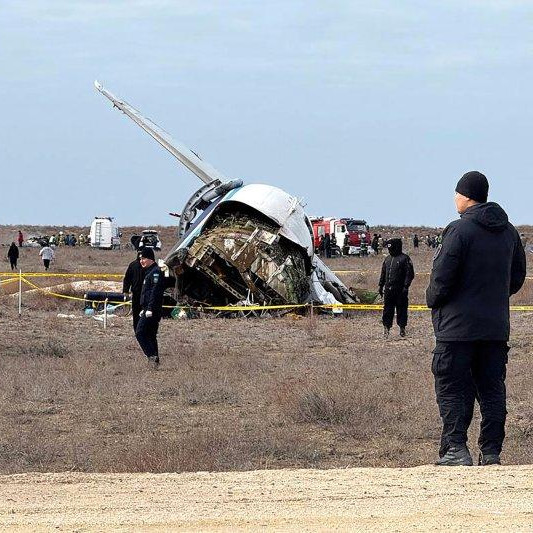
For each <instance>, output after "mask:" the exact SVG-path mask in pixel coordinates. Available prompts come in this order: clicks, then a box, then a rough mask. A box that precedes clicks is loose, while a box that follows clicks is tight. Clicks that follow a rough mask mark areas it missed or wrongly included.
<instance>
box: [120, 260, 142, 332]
mask: <svg viewBox="0 0 533 533" xmlns="http://www.w3.org/2000/svg"><path fill="white" fill-rule="evenodd" d="M140 260H141V252H137V258H136V259H135V261H132V262H131V263H130V264H129V265H128V268H127V269H126V273H125V274H124V281H123V282H122V292H123V293H124V294H125V295H129V294H130V293H131V313H132V315H133V331H137V324H138V322H139V313H140V312H141V291H142V288H143V279H144V272H143V268H142V266H141V262H140Z"/></svg>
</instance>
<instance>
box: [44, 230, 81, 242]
mask: <svg viewBox="0 0 533 533" xmlns="http://www.w3.org/2000/svg"><path fill="white" fill-rule="evenodd" d="M43 238H45V237H43ZM90 243H91V239H90V237H89V236H88V235H85V234H84V233H80V234H79V236H78V237H77V238H76V236H75V235H74V234H73V233H67V234H64V233H63V232H62V231H60V232H59V233H58V234H57V235H50V237H48V244H49V246H76V245H78V246H86V245H88V244H90Z"/></svg>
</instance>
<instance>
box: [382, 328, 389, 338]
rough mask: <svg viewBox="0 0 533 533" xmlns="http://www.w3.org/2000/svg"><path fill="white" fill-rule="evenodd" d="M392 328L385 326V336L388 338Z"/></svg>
mask: <svg viewBox="0 0 533 533" xmlns="http://www.w3.org/2000/svg"><path fill="white" fill-rule="evenodd" d="M389 332H390V328H388V327H387V326H383V336H384V337H385V338H387V337H388V336H389Z"/></svg>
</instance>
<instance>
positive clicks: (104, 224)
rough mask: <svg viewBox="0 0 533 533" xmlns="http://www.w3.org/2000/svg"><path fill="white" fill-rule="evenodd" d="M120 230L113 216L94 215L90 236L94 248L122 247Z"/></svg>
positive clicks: (109, 248)
mask: <svg viewBox="0 0 533 533" xmlns="http://www.w3.org/2000/svg"><path fill="white" fill-rule="evenodd" d="M120 235H121V234H120V231H119V228H118V225H117V223H116V221H115V219H114V218H113V217H94V220H93V221H92V223H91V231H90V233H89V237H90V239H91V246H92V247H93V248H102V249H105V250H113V249H115V248H120Z"/></svg>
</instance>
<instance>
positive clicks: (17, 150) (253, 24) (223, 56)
mask: <svg viewBox="0 0 533 533" xmlns="http://www.w3.org/2000/svg"><path fill="white" fill-rule="evenodd" d="M532 28H533V2H530V1H526V0H524V1H518V0H516V1H512V0H510V1H499V0H441V1H440V2H428V1H427V0H425V1H422V0H420V1H414V0H406V1H401V2H399V1H398V0H373V1H366V2H359V1H354V0H352V1H349V0H346V1H340V0H338V1H335V0H333V1H329V2H317V1H292V2H291V1H277V0H276V1H261V2H260V1H238V2H237V1H233V0H225V1H218V2H215V1H208V0H203V1H187V0H174V1H170V0H130V1H125V0H115V1H112V0H110V1H96V0H91V1H85V0H81V1H75V0H55V1H54V0H47V1H45V0H26V1H24V2H22V1H19V0H2V2H1V4H0V79H1V85H0V110H1V116H2V118H3V127H2V129H1V132H0V175H1V176H2V185H1V191H2V203H1V208H0V223H2V224H10V223H11V224H30V223H34V224H45V223H50V224H80V225H83V224H88V223H89V222H90V221H91V219H92V218H93V216H94V215H97V214H110V215H114V216H116V218H117V220H118V222H119V224H122V225H130V224H140V225H143V224H144V225H152V224H156V223H159V224H174V223H175V219H172V218H171V217H169V216H168V215H167V214H166V213H167V212H168V211H180V210H181V208H182V206H183V204H184V202H185V201H186V200H187V198H188V197H189V196H190V194H192V192H194V190H195V188H196V187H197V185H199V184H200V182H199V181H198V180H197V178H196V177H194V176H193V175H192V174H190V173H189V172H188V171H187V170H185V169H184V168H183V167H181V166H180V165H179V163H178V162H177V161H175V160H174V159H173V158H172V156H170V155H169V154H167V153H166V152H165V151H164V150H163V149H162V148H160V147H159V146H158V145H157V144H156V143H155V142H154V141H153V140H152V139H151V138H150V137H148V136H147V135H146V134H145V133H144V132H142V131H141V130H140V129H139V128H138V127H137V126H136V125H135V124H134V123H133V122H131V121H130V120H129V119H127V118H126V117H125V116H123V115H121V114H120V113H118V112H117V111H116V110H113V109H112V108H111V106H110V104H109V102H108V101H107V100H106V99H104V98H103V97H102V96H101V95H100V94H98V93H97V92H96V91H95V89H94V87H93V81H94V80H95V79H99V80H100V81H101V82H102V83H103V84H104V86H105V87H106V88H108V89H109V90H111V91H112V92H114V93H115V94H117V95H119V96H121V97H123V98H124V99H125V100H127V101H128V102H129V103H131V104H132V105H134V106H135V107H137V108H138V109H140V110H141V112H143V113H144V114H145V115H147V116H149V117H150V118H152V119H153V120H154V121H155V122H156V123H158V124H159V125H160V126H162V127H163V128H164V129H166V130H167V131H168V132H169V133H170V134H172V135H173V136H174V137H175V138H176V139H178V140H180V141H182V142H183V143H185V144H186V145H187V146H189V147H190V148H191V149H193V150H195V151H197V152H198V153H199V154H200V155H201V156H202V157H203V158H204V159H206V160H207V161H208V162H210V163H211V164H212V165H213V166H214V167H216V168H218V169H219V170H220V171H221V172H223V173H224V174H226V175H227V176H229V177H231V178H234V177H241V178H243V179H244V180H245V181H246V182H248V183H252V182H264V183H269V184H272V185H277V186H280V187H282V188H284V189H286V190H287V191H288V192H290V193H292V194H294V195H296V196H299V197H304V198H305V201H306V203H307V211H308V213H309V214H317V215H321V214H322V215H333V216H334V215H339V216H354V217H364V218H366V219H367V220H368V221H369V222H370V223H381V224H383V223H391V224H399V225H400V224H427V225H440V226H442V225H445V224H446V223H447V222H448V221H449V220H450V219H452V218H454V216H455V215H454V210H453V190H454V187H455V183H456V181H457V179H458V178H459V177H460V176H461V175H462V174H463V173H464V172H466V171H467V170H473V169H477V170H481V171H483V172H485V173H486V174H487V176H488V178H489V180H490V182H491V193H492V194H491V195H490V196H491V199H493V200H495V201H499V202H500V203H501V204H502V205H503V206H504V208H506V209H507V211H508V212H509V215H510V218H511V219H512V220H513V221H514V222H516V223H533V217H532V216H531V214H530V208H529V204H530V198H531V196H533V195H532V193H533V180H532V177H533V172H532V170H531V168H532V164H531V158H530V154H531V148H530V145H531V143H532V139H531V130H532V122H533V120H532V119H533V111H532V110H533V105H532V103H531V99H532V97H533V96H532V95H533V91H532V85H533V84H532V82H533V31H532Z"/></svg>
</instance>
